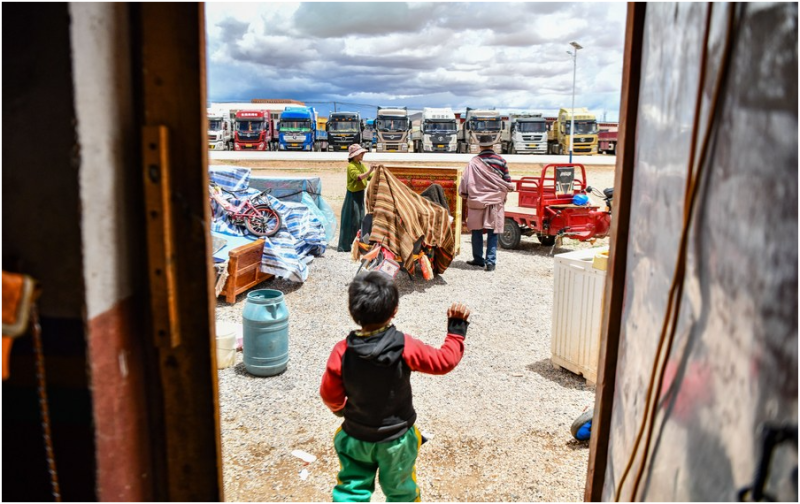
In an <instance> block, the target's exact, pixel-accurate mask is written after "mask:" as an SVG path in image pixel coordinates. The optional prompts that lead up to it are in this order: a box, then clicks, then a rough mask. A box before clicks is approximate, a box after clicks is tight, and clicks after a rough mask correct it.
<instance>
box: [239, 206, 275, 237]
mask: <svg viewBox="0 0 800 504" xmlns="http://www.w3.org/2000/svg"><path fill="white" fill-rule="evenodd" d="M255 208H256V211H255V212H252V213H250V214H249V215H248V216H247V217H246V219H245V225H246V226H247V230H248V231H250V232H251V233H253V234H254V235H256V236H275V234H276V233H277V232H278V230H279V229H280V228H281V216H280V215H279V214H278V212H276V211H275V210H274V209H273V208H272V207H271V206H269V205H256V207H255Z"/></svg>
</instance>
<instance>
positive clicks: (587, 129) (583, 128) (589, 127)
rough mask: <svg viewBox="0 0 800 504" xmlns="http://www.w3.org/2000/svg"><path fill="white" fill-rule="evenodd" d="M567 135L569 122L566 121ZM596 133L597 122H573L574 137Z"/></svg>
mask: <svg viewBox="0 0 800 504" xmlns="http://www.w3.org/2000/svg"><path fill="white" fill-rule="evenodd" d="M566 126H567V134H569V129H570V121H567V125H566ZM596 133H597V121H575V134H576V135H593V134H596Z"/></svg>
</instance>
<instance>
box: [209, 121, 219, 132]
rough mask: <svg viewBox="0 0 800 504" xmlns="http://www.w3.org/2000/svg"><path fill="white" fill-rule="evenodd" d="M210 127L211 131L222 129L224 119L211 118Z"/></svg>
mask: <svg viewBox="0 0 800 504" xmlns="http://www.w3.org/2000/svg"><path fill="white" fill-rule="evenodd" d="M208 129H210V130H211V131H219V130H221V129H222V121H221V120H219V119H213V120H212V119H209V120H208Z"/></svg>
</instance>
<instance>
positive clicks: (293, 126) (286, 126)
mask: <svg viewBox="0 0 800 504" xmlns="http://www.w3.org/2000/svg"><path fill="white" fill-rule="evenodd" d="M281 129H282V130H305V131H310V130H311V121H302V120H300V121H292V120H287V121H284V120H281Z"/></svg>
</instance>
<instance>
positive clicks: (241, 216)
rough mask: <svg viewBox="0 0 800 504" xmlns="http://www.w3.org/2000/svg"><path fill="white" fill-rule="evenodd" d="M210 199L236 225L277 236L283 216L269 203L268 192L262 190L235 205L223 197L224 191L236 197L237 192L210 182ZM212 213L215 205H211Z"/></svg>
mask: <svg viewBox="0 0 800 504" xmlns="http://www.w3.org/2000/svg"><path fill="white" fill-rule="evenodd" d="M208 192H209V196H210V201H209V203H212V202H216V203H217V204H218V205H219V206H220V208H222V210H223V211H224V212H225V216H226V217H227V218H228V220H229V221H230V222H231V223H232V224H234V225H236V226H245V227H246V228H247V230H248V231H249V232H250V233H252V234H254V235H256V236H266V237H270V236H275V234H276V233H277V232H278V230H279V229H280V228H281V216H280V214H279V213H278V212H276V211H275V209H274V208H272V205H270V204H269V200H268V199H267V198H266V197H265V196H266V193H265V192H261V193H259V194H257V195H255V196H254V197H252V198H244V199H242V200H241V203H239V204H238V205H236V206H234V205H232V204H231V203H230V202H229V201H227V200H226V199H225V198H223V197H222V194H221V193H222V192H226V193H228V194H230V195H231V196H233V197H234V198H236V199H239V196H237V195H236V193H234V192H231V191H228V190H225V189H223V188H222V187H220V186H218V185H216V184H209V188H208ZM211 210H212V213H214V206H213V204H212V205H211Z"/></svg>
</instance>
